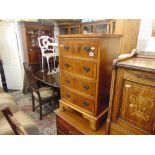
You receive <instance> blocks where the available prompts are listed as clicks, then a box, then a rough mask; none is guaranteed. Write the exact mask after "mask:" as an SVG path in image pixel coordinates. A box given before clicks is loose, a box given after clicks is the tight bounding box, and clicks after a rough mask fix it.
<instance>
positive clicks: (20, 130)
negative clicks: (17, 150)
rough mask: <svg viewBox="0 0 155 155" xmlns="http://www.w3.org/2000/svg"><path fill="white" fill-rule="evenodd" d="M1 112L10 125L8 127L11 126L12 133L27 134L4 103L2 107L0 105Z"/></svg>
mask: <svg viewBox="0 0 155 155" xmlns="http://www.w3.org/2000/svg"><path fill="white" fill-rule="evenodd" d="M1 112H2V113H3V115H4V117H5V118H6V120H7V121H8V123H9V125H10V127H11V128H12V130H13V131H14V133H15V134H16V135H27V132H26V130H25V129H24V127H23V126H22V125H21V124H20V123H19V122H18V120H16V118H15V117H14V116H13V114H12V113H11V111H10V109H9V107H7V106H6V105H4V106H3V107H1Z"/></svg>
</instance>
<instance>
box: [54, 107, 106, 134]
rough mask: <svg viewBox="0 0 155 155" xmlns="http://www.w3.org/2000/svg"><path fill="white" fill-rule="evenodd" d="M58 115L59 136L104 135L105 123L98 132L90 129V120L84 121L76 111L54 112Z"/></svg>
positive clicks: (58, 110)
mask: <svg viewBox="0 0 155 155" xmlns="http://www.w3.org/2000/svg"><path fill="white" fill-rule="evenodd" d="M54 112H55V113H56V120H57V121H56V122H57V134H58V135H104V134H105V123H102V124H101V125H100V128H99V129H98V130H97V131H93V130H91V129H90V127H89V122H88V120H86V119H84V118H83V117H82V116H81V115H80V113H78V112H76V111H73V110H72V111H66V112H62V111H61V110H60V109H56V110H55V111H54Z"/></svg>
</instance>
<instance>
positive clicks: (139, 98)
mask: <svg viewBox="0 0 155 155" xmlns="http://www.w3.org/2000/svg"><path fill="white" fill-rule="evenodd" d="M154 94H155V88H154V87H152V86H147V85H146V86H145V87H144V85H142V84H139V83H136V82H130V81H125V82H124V87H123V98H122V107H121V117H122V119H124V120H126V121H128V122H129V123H131V124H132V125H135V126H137V127H139V128H141V129H143V130H146V131H149V130H150V128H151V127H150V126H151V114H152V109H153V106H154V103H155V95H154Z"/></svg>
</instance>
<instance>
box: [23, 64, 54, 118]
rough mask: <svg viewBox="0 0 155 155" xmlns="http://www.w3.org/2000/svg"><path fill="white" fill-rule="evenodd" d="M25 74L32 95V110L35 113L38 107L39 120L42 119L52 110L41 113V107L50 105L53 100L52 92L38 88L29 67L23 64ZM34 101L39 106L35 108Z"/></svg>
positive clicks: (47, 88)
mask: <svg viewBox="0 0 155 155" xmlns="http://www.w3.org/2000/svg"><path fill="white" fill-rule="evenodd" d="M23 66H24V69H25V73H26V76H27V80H28V84H29V87H30V91H31V94H32V109H33V111H35V109H36V108H38V107H39V111H40V119H42V116H43V115H46V114H49V113H50V112H52V111H53V110H50V111H49V112H47V113H45V114H43V112H42V106H43V105H44V104H46V103H51V101H52V100H53V99H54V96H53V95H54V92H53V90H52V89H51V88H50V87H41V88H39V87H38V84H37V80H36V78H35V77H34V74H33V71H32V70H31V67H30V66H29V65H28V64H27V63H23ZM35 100H37V101H38V102H39V105H37V106H35Z"/></svg>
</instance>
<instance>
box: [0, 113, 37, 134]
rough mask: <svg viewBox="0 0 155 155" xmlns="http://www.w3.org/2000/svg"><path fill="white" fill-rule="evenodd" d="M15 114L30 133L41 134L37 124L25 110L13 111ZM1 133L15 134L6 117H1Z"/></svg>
mask: <svg viewBox="0 0 155 155" xmlns="http://www.w3.org/2000/svg"><path fill="white" fill-rule="evenodd" d="M13 115H14V117H15V118H16V119H17V120H18V122H19V123H20V124H21V125H22V126H23V127H24V128H25V130H26V131H27V133H28V134H30V135H38V134H39V129H38V126H37V124H36V123H35V122H34V121H33V120H32V119H30V118H29V117H28V116H27V115H26V114H25V113H24V112H22V111H18V112H16V113H13ZM0 135H14V132H13V130H12V128H11V127H10V125H9V123H8V122H7V120H6V118H5V117H4V118H2V119H0Z"/></svg>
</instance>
